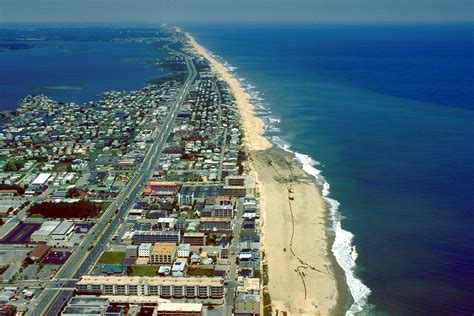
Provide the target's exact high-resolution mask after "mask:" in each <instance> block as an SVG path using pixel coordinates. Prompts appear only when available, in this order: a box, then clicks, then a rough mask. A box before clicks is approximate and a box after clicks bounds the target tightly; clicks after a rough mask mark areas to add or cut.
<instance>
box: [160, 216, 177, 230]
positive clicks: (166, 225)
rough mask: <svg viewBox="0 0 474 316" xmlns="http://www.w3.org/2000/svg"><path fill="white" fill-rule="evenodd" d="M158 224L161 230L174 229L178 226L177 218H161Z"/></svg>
mask: <svg viewBox="0 0 474 316" xmlns="http://www.w3.org/2000/svg"><path fill="white" fill-rule="evenodd" d="M157 224H158V228H159V229H174V228H175V226H176V218H171V217H160V218H159V219H158V223H157Z"/></svg>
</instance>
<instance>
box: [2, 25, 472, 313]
mask: <svg viewBox="0 0 474 316" xmlns="http://www.w3.org/2000/svg"><path fill="white" fill-rule="evenodd" d="M19 28H20V29H19ZM182 28H183V29H184V30H185V31H189V32H191V33H192V34H193V36H194V37H195V38H196V39H197V40H198V41H199V42H200V43H201V44H203V45H204V46H205V47H207V48H208V49H209V50H210V51H211V52H213V53H214V54H216V55H218V56H220V58H221V60H223V61H226V62H227V65H228V66H229V68H230V69H233V71H234V73H235V74H236V75H238V76H239V77H240V78H241V80H242V81H243V83H244V84H245V85H246V87H247V89H248V91H249V92H251V93H252V94H253V99H254V101H255V103H256V105H257V109H258V113H259V115H261V116H262V117H263V118H264V119H265V120H266V122H267V131H266V135H267V136H268V137H269V138H270V139H271V140H272V141H273V142H274V143H275V144H276V145H278V146H280V147H282V148H285V149H286V150H289V151H292V152H293V153H294V155H295V159H297V160H298V161H299V162H300V163H301V164H302V165H303V167H304V169H305V171H307V172H308V173H311V174H313V175H314V176H315V177H316V181H317V182H318V183H319V185H320V186H321V188H322V189H323V193H324V195H325V198H326V200H327V202H328V205H329V206H330V217H331V218H332V220H333V224H334V225H332V226H331V227H330V228H328V230H329V232H330V233H331V234H335V243H334V245H332V251H333V253H334V255H335V258H336V260H337V261H338V263H339V264H340V265H341V267H342V268H343V269H344V270H345V275H346V278H347V283H348V286H349V288H350V290H351V293H352V295H353V296H354V302H350V305H351V304H352V303H353V304H352V306H350V308H351V313H352V312H354V313H358V314H371V315H438V314H443V315H472V313H473V312H474V281H473V280H474V194H473V193H474V190H473V189H474V158H473V157H474V142H473V140H474V89H473V86H474V82H473V81H474V45H472V43H473V42H474V25H473V24H405V25H396V24H385V25H377V24H366V25H356V24H352V25H337V24H332V25H315V24H301V25H291V24H285V25H270V24H232V25H224V24H212V25H196V24H192V25H186V24H184V25H182ZM30 29H31V30H32V31H31V32H32V33H31V34H32V35H31V34H30V35H29V36H27V37H28V38H29V40H25V37H26V36H25V35H24V32H25V28H24V27H23V28H21V27H19V26H13V27H10V28H8V29H5V28H2V29H1V30H0V39H1V40H0V43H1V44H2V45H0V69H1V75H0V109H12V108H15V107H16V106H15V104H16V101H17V100H18V99H19V98H21V97H22V96H24V95H26V94H29V93H45V94H47V95H49V96H50V97H52V98H53V99H56V100H59V101H70V102H78V103H79V102H85V101H87V100H90V99H93V98H95V97H97V95H98V94H100V93H101V92H104V91H107V90H111V89H114V90H124V89H135V88H139V87H141V86H143V85H144V83H145V81H146V80H147V79H149V78H152V77H156V76H160V75H161V72H160V70H159V69H157V68H156V67H151V66H150V63H149V61H150V60H153V58H154V56H155V54H157V51H156V50H155V49H153V47H152V46H150V45H144V44H137V43H135V42H121V43H116V42H110V39H111V38H115V37H117V36H124V37H126V36H125V35H123V34H124V32H130V33H131V34H129V35H130V36H140V34H142V35H143V34H151V33H152V32H154V31H155V29H153V28H148V27H140V28H137V27H133V28H127V27H124V26H121V27H103V26H102V27H80V26H76V27H75V28H74V29H72V30H71V29H63V30H62V31H59V30H58V29H54V28H53V29H51V28H47V29H46V30H45V29H44V27H41V28H40V27H37V26H30V27H28V28H27V30H28V31H29V30H30ZM15 32H20V33H21V32H23V33H21V34H20V35H21V36H16V35H15V34H16V33H15ZM44 32H46V35H45V34H42V33H44ZM48 32H49V33H48ZM51 32H52V34H55V35H54V36H49V37H48V34H49V35H51ZM58 32H59V33H61V34H59V35H58V34H57V33H58ZM12 34H13V35H14V36H13V37H16V40H15V41H14V44H16V45H17V46H14V47H13V48H14V49H12V47H11V44H12V41H11V40H10V41H6V40H5V39H6V38H10V39H11V38H12ZM121 34H122V35H121ZM44 36H47V38H46V39H44V38H43V37H44ZM32 39H35V40H34V41H33V40H32ZM38 39H39V40H38ZM9 45H10V46H9ZM5 47H7V48H5ZM44 87H48V89H44ZM51 87H53V89H51Z"/></svg>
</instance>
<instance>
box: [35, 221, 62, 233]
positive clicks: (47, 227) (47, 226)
mask: <svg viewBox="0 0 474 316" xmlns="http://www.w3.org/2000/svg"><path fill="white" fill-rule="evenodd" d="M59 224H61V222H60V221H46V222H44V223H43V224H41V227H40V229H38V230H37V231H35V232H34V233H33V234H31V236H43V235H44V236H49V235H50V234H51V233H52V232H53V231H54V230H55V229H56V227H58V226H59Z"/></svg>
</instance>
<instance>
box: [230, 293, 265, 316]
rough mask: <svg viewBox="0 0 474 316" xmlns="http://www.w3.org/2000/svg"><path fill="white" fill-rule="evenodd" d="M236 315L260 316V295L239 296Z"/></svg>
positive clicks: (235, 310) (235, 306) (236, 303)
mask: <svg viewBox="0 0 474 316" xmlns="http://www.w3.org/2000/svg"><path fill="white" fill-rule="evenodd" d="M234 315H236V316H254V315H260V295H259V294H237V295H236V296H235V303H234Z"/></svg>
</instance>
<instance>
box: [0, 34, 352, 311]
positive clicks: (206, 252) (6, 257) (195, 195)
mask: <svg viewBox="0 0 474 316" xmlns="http://www.w3.org/2000/svg"><path fill="white" fill-rule="evenodd" d="M110 41H112V42H114V43H120V42H126V43H140V44H142V45H152V47H153V48H155V49H158V50H160V51H161V52H164V53H166V57H164V58H161V59H158V60H155V61H153V62H152V63H150V64H152V65H155V66H156V67H160V68H163V69H166V70H167V72H168V74H167V76H165V77H160V78H154V79H153V80H151V81H149V84H147V85H146V86H145V87H143V88H141V89H137V90H133V91H108V92H105V93H103V95H101V97H100V98H99V99H97V100H91V101H89V102H87V103H84V104H75V103H64V102H59V101H56V100H53V99H51V98H49V97H48V96H46V95H28V96H25V97H24V98H22V99H21V100H20V101H19V108H18V109H16V110H15V111H11V112H8V113H3V114H2V124H1V128H0V153H1V155H0V167H1V168H2V169H3V172H2V173H1V174H0V176H1V180H2V181H1V182H2V184H1V187H0V195H1V196H0V210H1V211H2V221H1V226H0V253H1V254H2V265H1V267H0V268H1V269H0V272H1V273H0V275H1V278H2V279H1V283H0V286H1V287H2V290H3V292H2V295H1V298H2V300H3V302H2V303H4V304H3V305H2V307H1V312H5V313H8V312H25V313H26V314H27V315H43V314H45V315H46V314H48V315H53V314H54V315H56V314H58V313H59V314H62V315H77V314H81V313H82V314H83V313H86V312H87V313H89V314H91V313H95V314H97V315H103V314H105V313H107V312H108V313H122V314H128V315H148V314H150V315H151V314H154V315H175V314H179V313H183V314H192V315H233V314H235V315H248V314H251V315H259V314H263V315H330V314H340V313H341V311H342V309H343V307H344V306H343V304H341V301H342V300H341V297H342V298H344V289H343V286H342V285H341V284H342V283H343V282H340V280H339V279H338V278H337V276H338V275H340V274H339V272H337V273H336V271H337V265H336V264H335V262H334V260H333V258H332V255H331V252H330V243H331V240H330V239H329V237H328V235H327V227H328V225H327V221H328V214H327V209H326V206H325V202H324V201H323V198H322V196H321V191H320V189H319V188H318V187H317V186H316V184H315V182H314V179H312V178H311V176H309V175H308V174H307V173H305V172H304V171H303V170H302V168H301V166H299V165H298V163H297V162H296V161H295V160H294V159H293V158H292V156H291V155H289V154H288V153H286V152H285V151H283V150H281V149H278V148H275V147H274V146H273V145H272V143H271V142H270V141H269V140H268V139H267V138H266V137H265V136H264V132H265V123H264V121H263V120H262V119H261V118H259V117H258V116H257V115H256V113H255V108H254V106H253V105H252V103H251V99H252V98H251V96H250V95H249V94H248V93H247V92H246V91H245V89H244V88H243V87H242V85H241V83H240V82H239V80H238V78H236V77H235V76H234V75H233V74H232V73H231V72H230V71H229V70H228V69H227V68H226V67H225V66H224V65H223V64H222V63H220V62H219V61H218V60H217V59H216V58H215V57H214V56H213V55H212V54H211V53H210V52H209V51H207V50H206V49H205V48H204V47H202V46H201V45H200V44H199V43H198V42H197V41H196V40H195V39H194V38H193V37H192V36H191V35H190V34H187V33H184V32H182V31H181V30H179V29H175V28H169V27H161V28H159V31H158V32H156V34H154V35H153V36H150V37H144V35H143V34H140V36H137V37H133V36H128V35H127V37H126V38H123V37H119V38H112V39H110ZM60 87H61V86H60ZM12 250H15V251H12ZM95 314H94V315H95Z"/></svg>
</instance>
